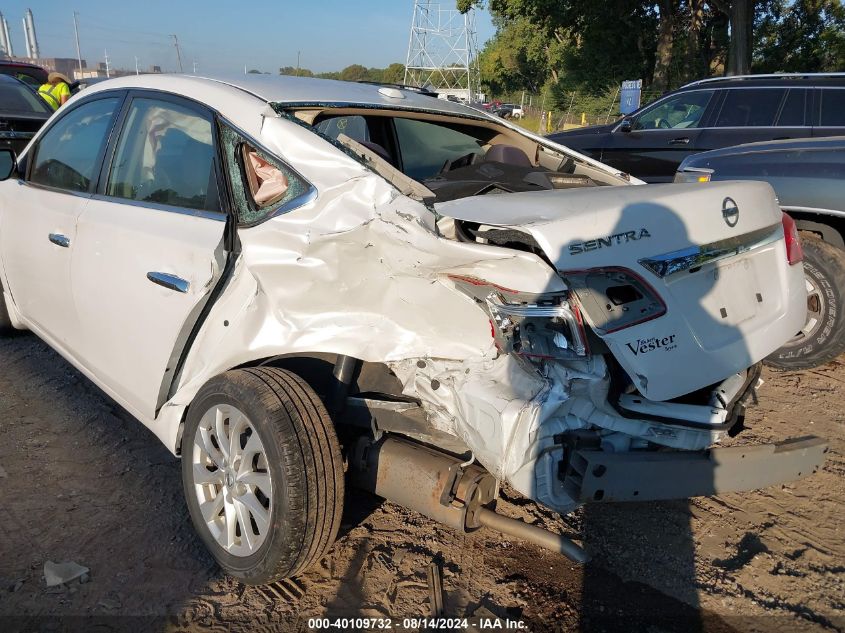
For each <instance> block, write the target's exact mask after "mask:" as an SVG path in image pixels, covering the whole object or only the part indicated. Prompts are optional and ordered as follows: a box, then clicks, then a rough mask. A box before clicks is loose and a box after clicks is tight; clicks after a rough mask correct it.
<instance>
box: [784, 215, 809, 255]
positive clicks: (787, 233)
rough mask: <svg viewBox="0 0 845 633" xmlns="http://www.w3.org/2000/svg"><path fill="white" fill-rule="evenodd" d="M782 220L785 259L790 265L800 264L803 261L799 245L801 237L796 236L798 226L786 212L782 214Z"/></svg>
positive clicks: (802, 251) (802, 253)
mask: <svg viewBox="0 0 845 633" xmlns="http://www.w3.org/2000/svg"><path fill="white" fill-rule="evenodd" d="M782 221H783V238H784V241H785V242H786V259H787V261H788V262H789V265H790V266H793V265H794V264H800V263H801V262H803V261H804V249H803V248H802V247H801V238H799V237H798V227H797V226H796V225H795V220H793V219H792V216H791V215H789V214H788V213H784V214H783V219H782Z"/></svg>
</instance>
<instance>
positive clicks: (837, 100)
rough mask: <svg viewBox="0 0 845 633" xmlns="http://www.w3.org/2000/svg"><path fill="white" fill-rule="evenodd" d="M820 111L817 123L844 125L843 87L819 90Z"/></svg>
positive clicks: (826, 125)
mask: <svg viewBox="0 0 845 633" xmlns="http://www.w3.org/2000/svg"><path fill="white" fill-rule="evenodd" d="M820 93H821V99H822V112H821V119H820V120H819V125H820V126H822V127H845V89H839V90H830V89H828V90H821V91H820Z"/></svg>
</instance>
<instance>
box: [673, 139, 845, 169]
mask: <svg viewBox="0 0 845 633" xmlns="http://www.w3.org/2000/svg"><path fill="white" fill-rule="evenodd" d="M808 149H809V150H841V151H845V136H825V137H817V138H799V139H780V140H777V141H760V142H758V143H743V144H742V145H734V146H732V147H723V148H720V149H714V150H710V151H708V152H701V153H699V154H693V155H692V156H690V157H688V158H687V159H686V160H685V161H684V166H695V165H697V164H702V163H704V162H706V161H707V160H709V159H712V158H717V157H723V156H739V155H742V154H755V153H759V152H788V151H796V150H808Z"/></svg>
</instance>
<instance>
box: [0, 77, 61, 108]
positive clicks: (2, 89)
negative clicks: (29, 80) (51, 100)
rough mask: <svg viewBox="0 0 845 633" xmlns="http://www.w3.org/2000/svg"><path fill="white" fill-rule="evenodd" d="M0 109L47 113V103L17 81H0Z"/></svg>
mask: <svg viewBox="0 0 845 633" xmlns="http://www.w3.org/2000/svg"><path fill="white" fill-rule="evenodd" d="M0 111H2V112H24V113H26V114H49V113H50V109H49V108H48V107H47V104H46V103H44V101H43V100H42V99H41V97H39V96H38V95H37V94H35V92H34V91H32V90H31V89H29V88H27V87H26V86H24V85H23V84H21V83H17V82H14V83H12V82H6V81H4V82H0Z"/></svg>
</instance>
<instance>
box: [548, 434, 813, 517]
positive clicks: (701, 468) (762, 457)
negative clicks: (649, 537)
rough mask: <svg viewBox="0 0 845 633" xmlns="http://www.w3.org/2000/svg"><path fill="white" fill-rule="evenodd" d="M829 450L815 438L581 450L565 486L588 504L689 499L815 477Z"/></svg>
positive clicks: (569, 470) (570, 466) (569, 466)
mask: <svg viewBox="0 0 845 633" xmlns="http://www.w3.org/2000/svg"><path fill="white" fill-rule="evenodd" d="M827 450H828V444H827V441H826V440H824V439H822V438H819V437H814V436H809V437H802V438H796V439H790V440H786V441H785V442H780V443H776V444H761V445H756V446H737V447H729V448H713V449H710V450H707V451H698V452H692V453H691V452H675V451H672V452H645V451H643V452H630V453H611V452H605V451H598V450H576V451H575V453H574V454H573V455H572V457H571V459H570V460H569V463H568V465H567V468H566V473H565V475H564V478H563V486H564V489H565V490H566V492H567V494H569V495H570V496H571V497H572V498H573V499H576V500H578V501H579V502H582V503H590V502H606V501H656V500H666V499H685V498H687V497H699V496H709V495H714V494H719V493H723V492H740V491H744V490H756V489H758V488H765V487H767V486H773V485H777V484H783V483H786V482H790V481H794V480H796V479H801V478H803V477H806V476H807V475H811V474H813V473H814V472H816V471H817V470H818V469H819V468H820V467H821V465H822V464H823V463H824V460H825V457H824V454H825V453H826V452H827Z"/></svg>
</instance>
